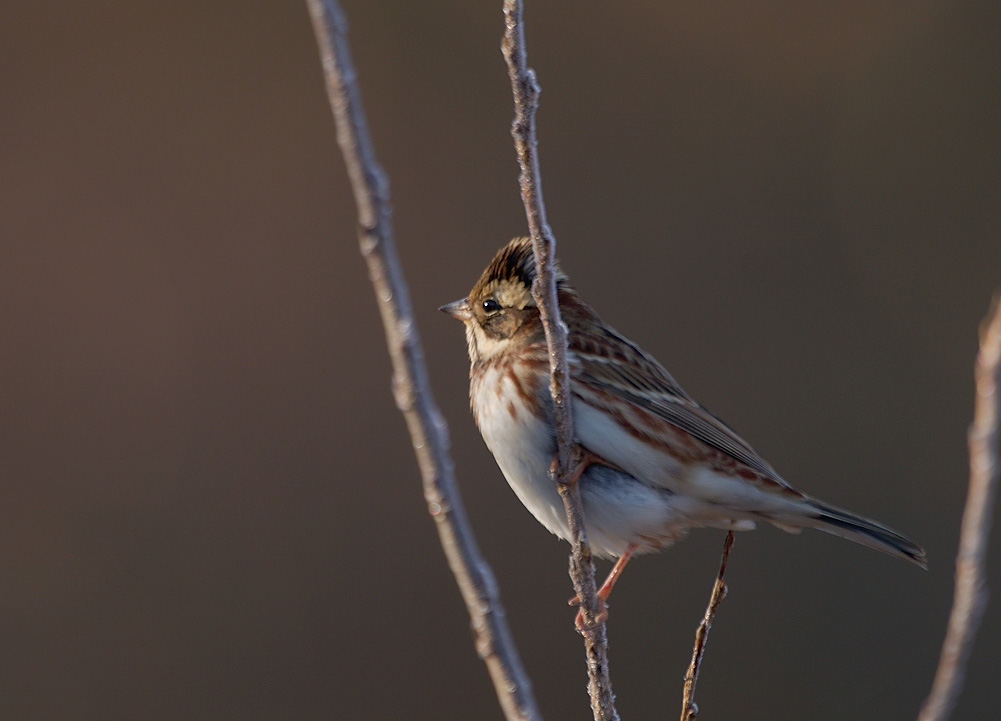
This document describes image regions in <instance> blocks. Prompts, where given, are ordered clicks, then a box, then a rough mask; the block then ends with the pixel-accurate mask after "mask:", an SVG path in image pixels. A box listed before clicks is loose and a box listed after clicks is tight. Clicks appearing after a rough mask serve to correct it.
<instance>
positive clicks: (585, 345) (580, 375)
mask: <svg viewBox="0 0 1001 721" xmlns="http://www.w3.org/2000/svg"><path fill="white" fill-rule="evenodd" d="M560 300H561V301H562V302H561V306H562V307H563V308H566V310H567V311H568V314H569V315H571V316H578V317H579V316H587V315H590V316H592V317H591V318H588V319H587V320H588V321H590V322H582V323H573V324H571V325H570V327H571V328H572V329H573V330H572V331H571V333H570V339H569V340H570V349H571V351H572V352H573V356H574V358H575V360H576V361H577V362H576V363H572V364H571V374H572V375H573V377H574V380H576V381H578V382H579V383H582V384H584V385H585V386H587V385H590V386H592V387H594V388H598V389H601V390H604V391H607V392H609V393H612V394H613V395H615V396H616V397H617V398H619V399H621V400H623V401H626V402H628V403H630V404H632V405H633V406H635V407H637V408H639V409H642V410H643V411H646V412H647V413H649V414H652V415H653V416H654V417H656V418H659V419H661V420H663V421H666V422H667V423H669V424H671V425H672V426H674V427H675V428H678V429H680V430H682V431H685V432H686V433H688V434H689V435H691V436H692V437H693V438H695V439H696V440H698V441H701V442H702V443H704V444H706V445H707V446H709V447H710V448H713V449H715V450H717V451H719V452H721V453H723V454H725V455H726V456H727V457H728V458H729V459H732V460H733V461H736V462H737V464H739V465H742V466H744V467H746V468H747V469H749V470H750V471H752V475H753V476H756V477H757V478H758V479H760V480H761V481H763V482H764V483H765V484H767V485H769V486H775V487H776V488H775V490H779V489H781V490H783V491H784V490H787V489H788V490H791V488H790V486H789V484H788V483H787V482H786V481H785V479H783V478H782V477H781V476H780V475H779V474H778V473H776V472H775V469H774V468H772V467H771V465H770V464H769V463H768V462H767V461H766V460H765V459H764V458H762V457H761V456H760V455H758V453H757V452H756V451H755V450H754V449H753V448H752V447H751V445H750V444H749V443H748V442H747V441H745V440H744V439H743V438H741V437H740V436H739V435H738V434H737V432H736V431H734V430H733V429H732V428H730V427H729V426H728V425H727V424H726V423H724V422H723V421H721V420H720V419H719V418H717V417H716V416H714V415H713V414H712V413H710V412H709V411H708V410H706V409H705V408H703V407H702V406H701V405H699V404H698V403H697V402H696V401H694V400H692V398H691V397H690V396H689V395H688V394H687V393H685V391H684V389H682V388H681V386H680V385H678V383H677V381H675V380H674V378H672V377H671V375H670V373H668V372H667V371H666V370H665V369H664V367H663V366H662V365H660V363H658V362H657V361H656V360H654V359H653V358H651V357H650V356H649V355H647V354H646V353H645V352H644V351H643V350H642V349H640V348H639V347H638V346H636V345H635V344H633V343H632V342H630V341H629V340H627V339H625V338H623V337H622V336H621V335H619V334H618V333H616V332H615V331H613V330H612V329H611V328H609V327H608V326H606V325H604V324H603V323H602V322H601V321H600V320H599V319H598V318H597V316H596V315H595V314H594V311H592V310H591V309H590V308H588V307H587V306H585V305H584V304H583V303H582V302H581V301H580V300H579V299H577V298H573V297H571V294H570V293H561V298H560ZM581 319H582V320H583V318H581ZM721 460H722V459H721ZM723 465H730V464H727V463H726V462H725V461H724V462H723ZM728 470H730V471H731V472H734V471H737V472H739V470H740V469H739V467H734V468H730V469H728ZM741 475H743V474H741ZM797 495H799V494H798V493H797Z"/></svg>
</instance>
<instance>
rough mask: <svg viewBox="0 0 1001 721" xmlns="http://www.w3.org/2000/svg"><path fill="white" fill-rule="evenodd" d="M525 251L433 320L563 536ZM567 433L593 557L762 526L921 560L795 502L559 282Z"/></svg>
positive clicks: (498, 442) (485, 422) (502, 444)
mask: <svg viewBox="0 0 1001 721" xmlns="http://www.w3.org/2000/svg"><path fill="white" fill-rule="evenodd" d="M534 278H535V264H534V258H533V256H532V248H531V243H530V242H529V240H528V239H527V238H516V239H514V240H512V241H511V242H510V243H508V245H507V246H505V247H504V248H502V249H501V250H500V251H499V252H498V253H497V255H496V256H495V257H494V259H493V261H492V262H491V263H490V265H489V266H488V267H487V269H486V270H485V271H484V273H483V275H482V276H481V277H480V279H479V281H478V282H477V283H476V285H475V286H474V287H473V289H472V291H471V292H470V293H469V296H468V298H465V299H463V300H460V301H456V302H455V303H451V304H449V305H447V306H443V307H442V310H444V311H446V312H448V313H449V314H451V315H452V316H454V317H456V318H458V319H459V320H462V321H463V323H464V324H465V327H466V340H467V345H468V350H469V357H470V361H471V368H470V402H471V406H472V410H473V415H474V416H475V418H476V423H477V426H478V427H479V429H480V432H481V433H482V435H483V439H484V441H485V442H486V444H487V446H488V447H489V449H490V451H491V452H492V453H493V454H494V458H495V459H496V460H497V464H498V465H499V466H500V469H501V471H502V472H503V473H504V476H505V477H506V478H507V480H508V483H510V485H511V487H512V488H513V489H514V491H515V493H516V494H517V495H518V497H519V498H520V499H521V501H522V503H524V504H525V506H526V507H527V508H528V509H529V511H531V512H532V514H533V515H534V516H535V517H536V518H537V519H538V520H539V521H540V522H541V523H542V524H543V525H544V526H545V527H546V528H548V529H549V530H550V531H552V532H553V533H555V534H556V535H558V536H560V537H561V538H564V539H566V538H568V536H569V531H568V529H567V522H566V517H565V515H564V510H563V504H562V501H561V499H560V497H559V494H558V492H557V490H556V488H555V485H554V483H553V482H552V481H551V480H550V478H549V475H548V468H549V466H550V463H551V462H552V459H553V454H554V453H555V450H556V443H555V435H554V431H553V421H552V407H551V406H552V402H551V400H550V398H549V392H548V381H549V377H548V374H549V365H548V355H547V349H546V340H545V336H544V333H543V329H542V323H541V321H540V318H539V313H538V309H537V308H536V306H535V302H534V300H533V299H532V295H531V292H530V291H531V286H532V282H533V280H534ZM558 295H559V302H560V311H561V313H562V315H563V320H564V321H565V323H566V325H567V328H568V330H569V350H570V353H569V364H570V374H571V381H572V382H571V390H572V406H573V414H574V424H575V431H576V435H577V440H578V442H579V444H580V445H581V446H582V447H583V449H584V450H585V451H588V452H590V453H591V454H593V455H594V456H597V457H599V458H600V459H602V461H603V462H599V463H596V464H593V465H591V466H589V467H588V468H587V470H585V471H584V473H583V475H582V476H581V479H580V490H581V496H582V499H583V504H584V516H585V523H586V526H587V532H588V536H589V539H590V541H591V544H592V549H593V551H594V552H595V554H596V555H598V556H601V557H605V558H618V557H622V556H623V555H625V556H626V557H628V555H630V554H631V553H632V552H633V551H635V552H637V553H643V552H650V551H655V550H659V549H660V548H663V547H664V546H667V545H669V544H670V543H671V542H673V541H674V540H676V539H677V538H679V537H680V536H681V535H683V533H684V531H685V530H686V529H688V528H693V527H700V526H709V527H716V528H723V529H736V530H745V529H750V528H753V527H754V524H755V522H757V521H767V522H769V523H772V524H773V525H775V526H778V527H779V528H782V529H784V530H787V531H798V530H800V529H802V528H817V529H820V530H822V531H826V532H828V533H833V534H834V535H837V536H842V537H844V538H849V539H851V540H853V541H857V542H859V543H862V544H864V545H867V546H870V547H872V548H876V549H878V550H881V551H884V552H886V553H889V554H891V555H894V556H897V557H900V558H904V559H906V560H909V561H912V562H913V563H916V564H918V565H920V566H925V557H924V551H923V550H922V549H921V548H920V547H918V546H916V545H915V544H913V543H911V542H910V541H909V540H907V539H906V538H904V537H903V536H901V535H900V534H898V533H896V532H894V531H892V530H890V529H889V528H886V527H884V526H882V525H880V524H878V523H875V522H873V521H870V520H867V519H865V518H861V517H859V516H856V515H854V514H851V513H848V512H847V511H842V510H840V509H837V508H834V507H831V506H828V505H826V504H824V503H821V502H820V501H816V500H814V499H812V498H809V497H808V496H806V495H804V494H802V493H800V492H799V491H796V490H794V489H793V488H792V487H791V486H790V485H789V484H788V483H787V482H786V481H785V479H783V478H782V477H781V476H780V475H779V474H778V473H777V472H776V471H775V469H773V468H772V466H771V465H770V464H769V463H768V462H767V461H765V460H764V459H763V458H762V457H761V456H760V455H758V453H757V452H755V450H754V449H753V448H752V447H751V446H750V445H749V444H748V443H747V441H745V440H744V439H743V438H741V437H740V436H739V435H737V433H736V432H735V431H734V430H733V429H732V428H730V427H729V426H727V425H726V424H725V423H723V422H722V421H721V420H720V419H718V418H717V417H716V416H714V415H713V414H712V413H710V412H709V411H708V410H706V409H705V408H703V407H702V406H701V405H699V404H698V403H697V402H696V401H695V400H693V399H692V398H691V397H690V396H689V395H688V394H687V393H685V391H684V390H683V389H682V388H681V386H679V385H678V383H677V382H676V381H675V380H674V378H672V377H671V375H670V374H669V373H668V372H667V371H666V370H665V369H664V368H663V366H661V365H660V364H659V363H658V362H657V361H656V360H654V359H653V358H652V357H650V356H649V355H648V354H646V353H644V352H643V351H642V350H641V349H640V348H639V347H638V346H636V345H635V344H634V343H632V342H631V341H629V340H628V339H626V338H624V337H623V336H621V335H619V334H618V333H616V332H615V331H614V330H612V329H611V328H610V327H609V326H607V325H605V324H604V323H603V322H602V321H601V319H600V318H599V317H598V316H597V314H596V313H595V312H594V311H593V310H592V309H591V308H590V307H588V306H587V305H586V304H585V303H584V302H583V301H581V299H580V298H579V297H578V295H577V293H576V292H575V291H574V290H573V289H572V288H571V287H570V286H569V284H568V283H567V279H566V278H565V276H563V275H562V274H560V275H559V278H558Z"/></svg>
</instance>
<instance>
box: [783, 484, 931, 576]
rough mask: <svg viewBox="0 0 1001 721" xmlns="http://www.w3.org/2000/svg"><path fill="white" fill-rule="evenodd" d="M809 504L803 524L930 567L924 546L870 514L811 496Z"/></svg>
mask: <svg viewBox="0 0 1001 721" xmlns="http://www.w3.org/2000/svg"><path fill="white" fill-rule="evenodd" d="M807 504H808V507H809V510H808V511H807V513H806V514H805V516H806V518H805V519H803V520H807V523H804V524H803V525H807V526H810V527H812V528H816V529H818V530H820V531H825V532H826V533H832V534H834V535H835V536H841V537H842V538H847V539H848V540H850V541H855V542H856V543H861V544H862V545H863V546H869V548H875V549H876V550H877V551H882V552H883V553H888V554H890V555H891V556H896V557H897V558H903V559H904V560H905V561H910V562H911V563H914V564H916V565H918V566H921V568H925V569H927V568H928V560H927V559H926V558H925V549H923V548H921V546H918V545H917V544H915V543H913V542H911V541H909V540H908V539H906V538H904V537H903V536H901V535H900V534H899V533H897V532H896V531H894V530H891V529H889V528H887V527H886V526H883V525H881V524H879V523H876V522H875V521H870V520H869V519H868V518H862V517H861V516H856V515H855V514H854V513H849V512H848V511H843V510H841V509H840V508H835V507H834V506H828V505H827V504H826V503H821V502H820V501H815V500H813V499H812V498H811V499H809V500H808V501H807Z"/></svg>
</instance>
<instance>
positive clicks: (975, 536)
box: [918, 295, 1001, 721]
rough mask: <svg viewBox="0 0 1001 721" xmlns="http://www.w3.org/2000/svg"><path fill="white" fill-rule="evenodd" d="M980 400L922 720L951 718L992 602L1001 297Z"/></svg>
mask: <svg viewBox="0 0 1001 721" xmlns="http://www.w3.org/2000/svg"><path fill="white" fill-rule="evenodd" d="M974 377H975V379H976V384H977V391H976V404H975V407H974V411H973V424H972V425H971V426H970V431H969V435H968V441H969V446H970V489H969V491H968V493H967V496H966V509H965V510H964V511H963V524H962V528H961V530H960V535H959V553H958V554H957V556H956V591H955V595H954V597H953V601H952V613H951V614H950V615H949V626H948V630H947V631H946V634H945V642H944V643H943V644H942V655H941V657H940V658H939V662H938V670H937V671H936V672H935V681H934V682H933V683H932V688H931V693H930V694H929V695H928V698H927V699H926V700H925V703H924V705H923V706H922V707H921V713H920V714H919V715H918V721H945V719H947V718H949V715H950V714H951V713H952V710H953V708H954V707H955V705H956V700H957V699H958V698H959V693H960V691H961V690H962V688H963V675H964V672H965V669H966V662H967V660H968V659H969V656H970V649H971V648H972V647H973V638H974V636H976V633H977V628H978V627H979V625H980V619H981V617H982V616H983V613H984V608H985V607H986V606H987V574H986V570H985V566H986V563H987V539H988V536H989V535H990V530H991V511H992V509H993V506H994V494H995V491H996V489H997V485H998V417H999V416H1001V295H998V296H997V297H996V298H995V299H994V309H993V311H992V313H991V315H990V316H989V317H988V318H987V319H986V320H985V321H984V325H983V328H982V330H981V334H980V353H979V355H978V356H977V365H976V369H975V370H974Z"/></svg>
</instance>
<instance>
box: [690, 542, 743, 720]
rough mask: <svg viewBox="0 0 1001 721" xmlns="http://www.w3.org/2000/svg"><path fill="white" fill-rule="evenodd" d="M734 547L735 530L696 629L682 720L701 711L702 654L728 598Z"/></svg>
mask: <svg viewBox="0 0 1001 721" xmlns="http://www.w3.org/2000/svg"><path fill="white" fill-rule="evenodd" d="M731 548H733V531H729V532H728V533H727V534H726V540H725V541H723V556H722V558H720V560H719V573H718V574H717V575H716V583H714V584H713V592H712V594H711V595H710V596H709V605H708V606H706V615H705V616H703V617H702V622H701V623H700V624H699V627H698V628H697V629H695V645H694V647H693V648H692V661H691V663H689V664H688V671H687V672H686V673H685V688H684V691H683V692H682V695H681V721H692V720H693V719H694V718H695V714H697V713H698V712H699V707H698V706H696V705H695V684H696V682H697V681H698V680H699V667H700V666H701V665H702V654H704V653H705V651H706V642H707V641H708V640H709V629H711V628H712V626H713V619H714V618H715V617H716V609H717V608H719V605H720V603H722V602H723V599H724V598H726V590H727V589H726V584H725V583H724V582H723V574H724V573H726V562H727V559H729V558H730V549H731Z"/></svg>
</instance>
